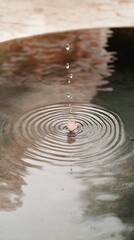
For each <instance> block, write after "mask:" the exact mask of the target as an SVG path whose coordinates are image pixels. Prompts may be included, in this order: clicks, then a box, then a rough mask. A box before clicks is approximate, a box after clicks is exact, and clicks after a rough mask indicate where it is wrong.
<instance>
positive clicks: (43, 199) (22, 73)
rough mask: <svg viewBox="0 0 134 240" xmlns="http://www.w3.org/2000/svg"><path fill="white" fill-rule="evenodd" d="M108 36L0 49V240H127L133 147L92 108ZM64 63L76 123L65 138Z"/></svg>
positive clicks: (118, 126)
mask: <svg viewBox="0 0 134 240" xmlns="http://www.w3.org/2000/svg"><path fill="white" fill-rule="evenodd" d="M108 36H109V31H108V30H106V29H105V30H103V29H102V30H88V31H87V30H86V31H85V30H82V31H75V32H68V33H60V34H53V35H46V36H37V37H33V38H28V39H23V40H17V41H11V42H7V43H5V44H2V45H1V46H0V49H1V55H0V63H1V67H0V84H1V87H0V142H1V152H0V153H1V159H0V209H1V210H4V211H3V213H2V220H0V224H1V225H3V226H5V225H8V233H7V230H6V229H5V230H4V229H3V231H1V232H0V235H1V237H2V239H3V240H6V239H8V240H10V239H11V240H12V239H15V238H14V235H12V232H14V234H15V237H16V239H19V240H22V239H26V240H30V239H33V240H37V239H40V240H44V239H48V240H49V239H56V240H59V239H64V240H68V239H71V240H78V239H81V240H82V239H85V240H86V239H89V236H90V237H91V239H94V240H99V239H101V240H102V239H109V240H110V239H116V240H118V239H128V237H130V234H131V232H132V222H133V219H132V216H133V214H132V208H133V202H132V197H133V194H132V190H133V177H132V176H133V174H132V173H133V169H132V161H133V152H132V145H131V144H130V141H128V139H127V137H126V133H125V128H124V125H123V123H122V120H121V119H120V117H119V116H118V115H117V114H115V113H114V112H113V111H110V110H108V109H106V108H103V107H102V106H99V104H97V105H95V104H91V100H92V102H93V97H94V96H95V95H96V94H97V92H98V91H99V90H105V91H110V90H111V88H110V87H109V86H108V85H107V83H108V82H107V81H106V80H104V78H105V77H107V76H109V75H110V72H111V70H110V69H109V68H108V63H109V62H110V61H111V59H112V54H111V53H108V52H106V50H104V46H105V45H106V40H107V37H108ZM68 42H69V43H70V44H71V48H70V51H68V53H66V51H65V46H66V47H68V46H67V45H66V44H67V43H68ZM67 62H68V63H70V66H71V72H68V74H69V76H70V74H73V82H72V84H71V92H73V100H72V108H73V113H72V114H73V117H74V118H75V119H77V124H78V126H77V129H76V130H75V131H74V133H70V134H69V133H68V130H67V128H66V122H67V120H68V118H69V112H68V102H67V99H66V93H67V89H68V86H67V80H66V79H67V76H66V73H67V72H66V69H65V64H66V63H67ZM68 71H69V70H68ZM109 95H110V93H109ZM130 166H131V167H130ZM8 210H16V211H12V212H11V213H10V215H9V212H8ZM29 221H30V223H31V224H30V225H29ZM16 226H17V228H16ZM22 226H23V228H22ZM9 236H11V237H9Z"/></svg>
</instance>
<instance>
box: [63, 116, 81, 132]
mask: <svg viewBox="0 0 134 240" xmlns="http://www.w3.org/2000/svg"><path fill="white" fill-rule="evenodd" d="M77 126H78V125H77V123H76V121H75V120H74V119H69V120H68V121H67V124H66V127H67V129H68V130H69V131H70V132H73V131H74V130H75V129H76V128H77Z"/></svg>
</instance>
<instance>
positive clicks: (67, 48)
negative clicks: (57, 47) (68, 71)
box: [66, 43, 70, 51]
mask: <svg viewBox="0 0 134 240" xmlns="http://www.w3.org/2000/svg"><path fill="white" fill-rule="evenodd" d="M66 50H67V51H69V50H70V45H69V43H68V44H67V45H66Z"/></svg>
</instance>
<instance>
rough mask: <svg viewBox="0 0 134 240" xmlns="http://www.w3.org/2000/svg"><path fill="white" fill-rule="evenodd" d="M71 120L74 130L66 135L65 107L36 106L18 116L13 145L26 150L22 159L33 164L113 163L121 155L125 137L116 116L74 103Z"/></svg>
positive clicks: (99, 109)
mask: <svg viewBox="0 0 134 240" xmlns="http://www.w3.org/2000/svg"><path fill="white" fill-rule="evenodd" d="M73 117H74V118H75V120H76V121H77V123H78V127H77V130H76V131H75V132H74V133H73V134H71V135H70V134H69V133H68V130H67V128H66V122H67V120H68V119H69V114H68V106H67V105H66V104H57V105H49V106H43V107H39V108H36V109H33V110H31V111H29V112H26V113H25V114H23V115H21V116H20V117H19V118H18V119H17V120H16V121H15V123H14V125H13V128H12V134H13V137H14V139H15V141H16V143H17V144H19V145H20V146H21V145H22V146H24V145H25V146H26V147H27V151H26V156H27V157H29V158H31V159H32V160H37V161H46V162H51V163H56V164H57V161H59V162H60V163H61V162H62V161H68V162H69V161H74V162H79V163H80V161H82V162H83V161H84V162H89V161H94V160H95V161H96V160H99V161H104V160H106V159H109V158H110V159H113V160H114V159H116V158H117V157H118V156H119V155H121V154H122V152H123V151H124V143H125V135H124V129H123V124H122V122H121V120H120V118H119V117H118V116H117V115H116V114H114V113H113V112H111V111H108V110H106V109H103V108H100V107H98V106H94V105H89V104H81V105H75V104H74V105H73ZM55 161H56V162H55Z"/></svg>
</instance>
